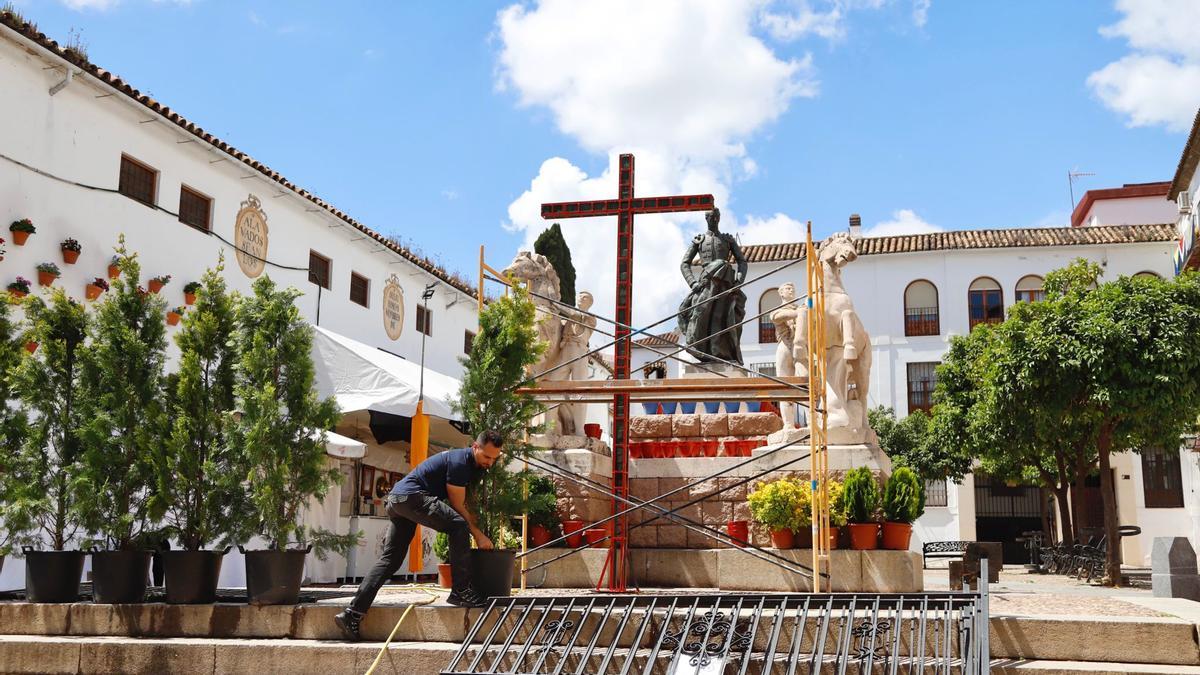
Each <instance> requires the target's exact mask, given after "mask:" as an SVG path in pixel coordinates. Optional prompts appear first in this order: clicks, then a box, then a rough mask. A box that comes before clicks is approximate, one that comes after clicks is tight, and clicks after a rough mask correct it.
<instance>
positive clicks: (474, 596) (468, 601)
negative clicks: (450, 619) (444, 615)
mask: <svg viewBox="0 0 1200 675" xmlns="http://www.w3.org/2000/svg"><path fill="white" fill-rule="evenodd" d="M446 602H448V603H450V604H452V605H454V606H456V607H487V600H486V599H485V598H483V597H482V596H480V595H479V594H478V593H476V592H475V589H473V588H465V589H463V590H461V591H450V595H449V597H447V598H446Z"/></svg>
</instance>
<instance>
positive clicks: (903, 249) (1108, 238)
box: [742, 223, 1177, 263]
mask: <svg viewBox="0 0 1200 675" xmlns="http://www.w3.org/2000/svg"><path fill="white" fill-rule="evenodd" d="M1176 236H1177V235H1176V229H1175V225H1174V224H1173V223H1164V224H1158V225H1100V226H1096V227H1039V228H1014V229H1007V230H958V231H955V232H931V233H928V234H902V235H896V236H893V237H863V238H862V239H859V240H858V254H859V255H886V254H889V253H920V252H924V251H952V250H966V249H983V248H1028V247H1031V246H1089V245H1090V246H1097V245H1113V244H1137V243H1144V242H1165V241H1174V240H1175V238H1176ZM819 245H820V243H819V242H818V246H819ZM742 251H743V252H744V253H745V254H746V260H748V261H749V262H752V263H755V262H773V261H783V260H795V259H797V258H803V257H804V244H803V243H801V242H793V243H786V244H749V245H747V246H743V247H742Z"/></svg>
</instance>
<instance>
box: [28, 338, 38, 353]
mask: <svg viewBox="0 0 1200 675" xmlns="http://www.w3.org/2000/svg"><path fill="white" fill-rule="evenodd" d="M37 348H38V343H36V342H34V341H33V340H30V341H28V342H26V343H25V351H27V352H29V353H30V354H32V353H34V352H36V351H37Z"/></svg>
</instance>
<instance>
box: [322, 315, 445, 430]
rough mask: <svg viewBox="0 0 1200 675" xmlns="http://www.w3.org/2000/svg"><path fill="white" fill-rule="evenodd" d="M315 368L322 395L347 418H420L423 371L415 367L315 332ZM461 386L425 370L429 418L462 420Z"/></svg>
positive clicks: (331, 334) (327, 332) (347, 340)
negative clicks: (455, 405) (457, 407)
mask: <svg viewBox="0 0 1200 675" xmlns="http://www.w3.org/2000/svg"><path fill="white" fill-rule="evenodd" d="M312 355H313V364H314V366H315V367H316V385H317V392H318V393H319V394H320V395H321V396H322V397H325V396H333V397H335V398H336V399H337V402H338V407H339V408H341V411H342V412H343V413H348V412H354V411H356V410H374V411H377V412H384V413H391V414H393V415H403V416H405V417H412V416H413V415H414V414H416V412H417V399H418V387H419V386H420V381H421V366H420V364H417V363H413V362H412V361H409V360H406V359H403V358H400V357H399V356H395V355H393V354H389V353H387V352H385V351H382V350H380V349H376V348H375V347H372V346H370V345H368V344H364V343H362V342H358V341H357V340H351V339H350V338H348V337H346V336H344V335H339V334H337V333H334V332H333V331H331V330H327V329H325V328H321V327H320V326H316V327H315V335H314V336H313V349H312ZM458 389H459V381H458V380H456V379H455V378H453V377H450V376H449V375H443V374H442V373H439V372H437V371H434V370H430V369H429V368H426V369H425V414H427V415H431V416H433V417H440V418H442V419H447V420H459V421H461V420H462V415H460V414H458V413H456V412H454V410H453V409H452V407H451V403H452V402H453V401H455V400H457V399H458Z"/></svg>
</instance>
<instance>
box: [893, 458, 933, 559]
mask: <svg viewBox="0 0 1200 675" xmlns="http://www.w3.org/2000/svg"><path fill="white" fill-rule="evenodd" d="M924 512H925V485H924V484H923V483H922V482H921V479H920V478H919V477H918V476H917V473H916V472H915V471H913V470H912V469H910V468H908V467H906V466H901V467H897V468H896V470H895V471H893V472H892V475H891V477H890V478H888V481H887V485H886V486H885V487H884V490H883V517H884V523H883V547H884V548H886V549H890V550H893V551H907V550H908V542H909V539H910V538H911V537H912V524H913V521H915V520H916V519H917V518H920V517H921V514H922V513H924Z"/></svg>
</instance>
